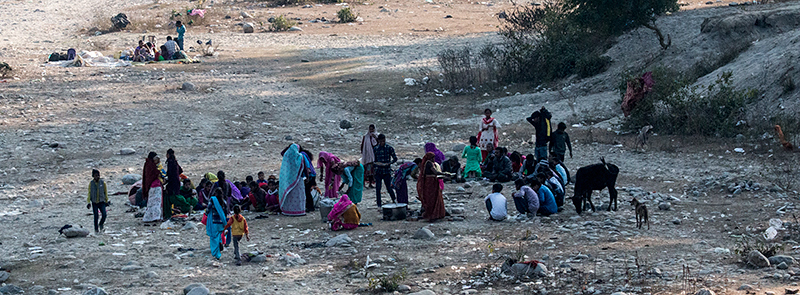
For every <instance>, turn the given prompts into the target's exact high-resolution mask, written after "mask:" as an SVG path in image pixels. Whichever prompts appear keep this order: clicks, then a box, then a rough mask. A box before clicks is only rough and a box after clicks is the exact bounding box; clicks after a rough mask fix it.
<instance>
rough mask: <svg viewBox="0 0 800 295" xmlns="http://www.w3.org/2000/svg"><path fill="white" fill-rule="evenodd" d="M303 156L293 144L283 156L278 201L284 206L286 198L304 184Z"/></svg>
mask: <svg viewBox="0 0 800 295" xmlns="http://www.w3.org/2000/svg"><path fill="white" fill-rule="evenodd" d="M303 160H304V159H303V156H302V155H301V154H300V152H299V149H298V146H297V145H296V144H292V145H291V146H289V149H288V150H286V152H285V153H284V154H283V161H281V170H280V180H281V181H280V182H279V183H278V199H279V200H280V203H281V204H283V202H284V200H286V197H287V196H288V195H289V192H291V191H292V190H293V189H295V188H296V187H297V186H298V185H302V184H303V170H305V165H304V164H303V162H304V161H303Z"/></svg>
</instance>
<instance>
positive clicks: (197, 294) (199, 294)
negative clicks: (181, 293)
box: [186, 286, 211, 295]
mask: <svg viewBox="0 0 800 295" xmlns="http://www.w3.org/2000/svg"><path fill="white" fill-rule="evenodd" d="M209 294H211V291H209V290H208V288H206V286H200V287H197V288H194V289H192V290H191V291H189V293H186V295H209Z"/></svg>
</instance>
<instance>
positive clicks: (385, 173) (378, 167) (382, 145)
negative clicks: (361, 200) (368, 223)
mask: <svg viewBox="0 0 800 295" xmlns="http://www.w3.org/2000/svg"><path fill="white" fill-rule="evenodd" d="M373 149H374V151H375V188H376V190H375V196H376V198H377V199H378V207H379V208H380V207H381V181H383V184H385V185H386V190H387V191H389V196H390V197H391V198H392V202H394V200H395V198H394V191H393V190H392V164H394V163H395V162H397V155H396V154H395V153H394V148H393V147H392V146H390V145H388V144H386V135H383V134H380V135H378V145H376V146H375V147H374V148H373Z"/></svg>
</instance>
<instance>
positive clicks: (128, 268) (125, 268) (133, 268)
mask: <svg viewBox="0 0 800 295" xmlns="http://www.w3.org/2000/svg"><path fill="white" fill-rule="evenodd" d="M140 269H142V267H141V266H138V265H135V264H134V265H126V266H123V267H122V269H121V270H122V271H136V270H140Z"/></svg>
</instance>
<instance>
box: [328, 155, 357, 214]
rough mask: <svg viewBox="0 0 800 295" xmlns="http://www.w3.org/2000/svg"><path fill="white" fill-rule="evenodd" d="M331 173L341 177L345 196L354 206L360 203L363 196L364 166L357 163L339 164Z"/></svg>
mask: <svg viewBox="0 0 800 295" xmlns="http://www.w3.org/2000/svg"><path fill="white" fill-rule="evenodd" d="M334 167H335V169H334V170H336V171H333V173H337V174H341V175H342V187H344V185H347V192H346V194H347V196H348V198H349V199H350V201H352V202H353V203H355V204H358V203H361V197H362V196H363V194H364V165H361V163H360V162H359V161H351V162H347V163H340V164H339V165H337V166H334Z"/></svg>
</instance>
